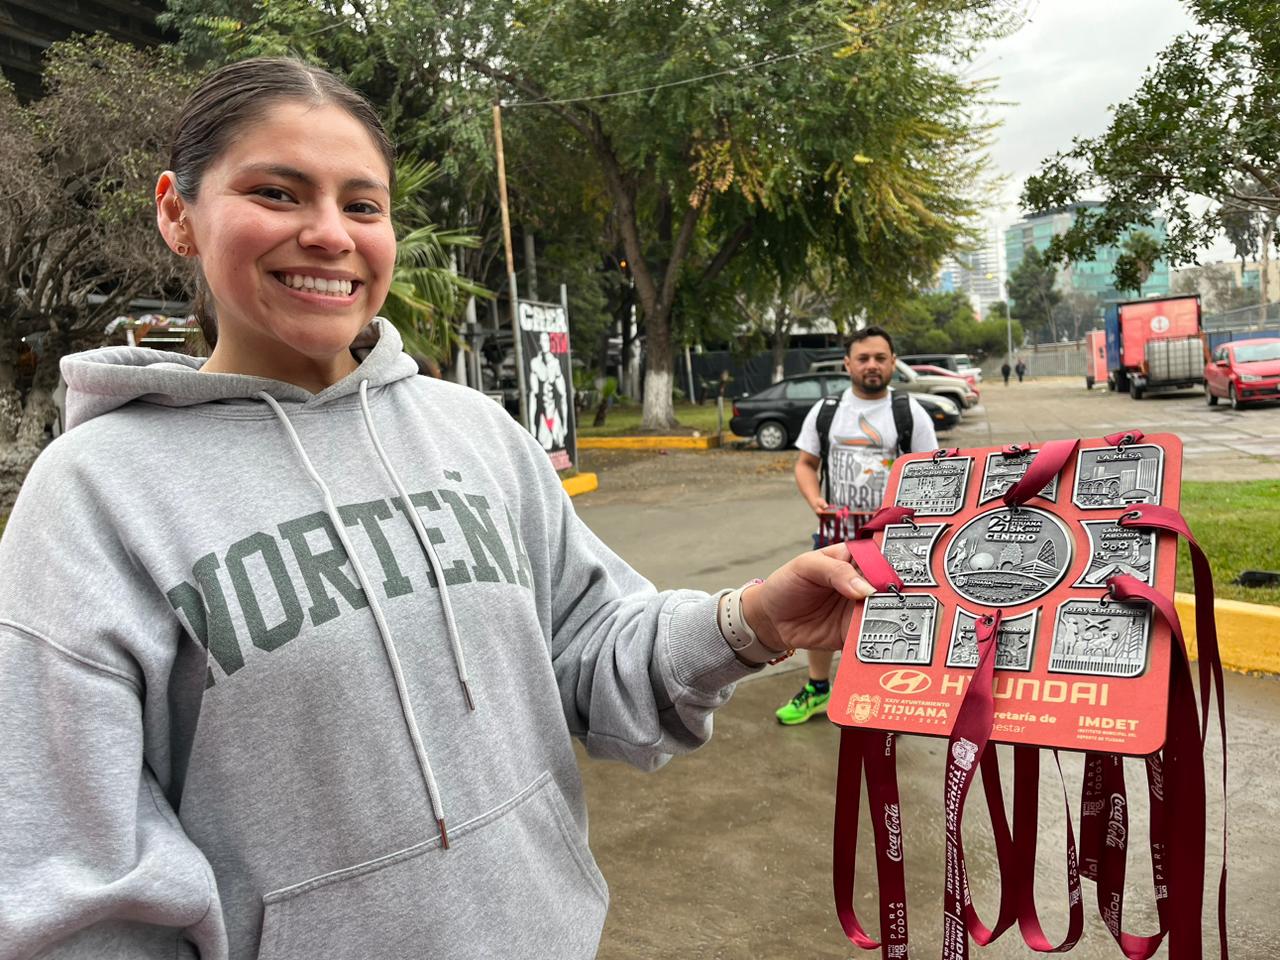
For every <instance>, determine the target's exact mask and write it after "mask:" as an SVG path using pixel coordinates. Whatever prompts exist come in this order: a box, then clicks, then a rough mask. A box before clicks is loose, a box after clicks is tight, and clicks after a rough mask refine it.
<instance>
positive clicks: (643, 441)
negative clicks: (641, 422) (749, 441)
mask: <svg viewBox="0 0 1280 960" xmlns="http://www.w3.org/2000/svg"><path fill="white" fill-rule="evenodd" d="M718 446H720V438H719V437H714V436H711V437H579V438H578V449H579V450H710V449H712V448H713V447H718Z"/></svg>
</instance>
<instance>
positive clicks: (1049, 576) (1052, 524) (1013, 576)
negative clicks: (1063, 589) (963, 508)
mask: <svg viewBox="0 0 1280 960" xmlns="http://www.w3.org/2000/svg"><path fill="white" fill-rule="evenodd" d="M945 563H946V567H945V569H946V576H947V580H948V581H949V582H950V584H951V586H952V587H953V588H954V589H955V591H956V593H958V594H960V596H962V597H964V598H965V599H966V600H972V601H973V602H974V603H980V604H984V605H986V604H995V605H996V606H1003V607H1007V606H1013V605H1015V604H1019V603H1026V602H1027V601H1028V600H1034V599H1035V598H1036V597H1040V596H1044V594H1046V593H1048V592H1049V591H1050V590H1052V589H1053V587H1054V586H1055V585H1057V583H1058V581H1060V580H1061V579H1062V578H1063V576H1064V575H1065V574H1066V572H1067V567H1069V566H1070V565H1071V535H1070V534H1069V533H1068V532H1067V528H1066V526H1065V525H1064V524H1063V522H1062V521H1061V520H1059V519H1058V518H1057V517H1055V516H1053V515H1052V514H1050V513H1046V512H1045V511H1043V510H1036V509H1035V508H1033V507H1020V508H1018V509H1016V510H1009V509H999V510H990V511H988V512H986V513H983V514H979V515H978V516H976V517H974V518H973V519H972V520H970V521H969V522H968V523H966V524H965V525H964V526H963V527H961V528H960V530H959V532H957V533H956V535H955V537H954V538H953V539H952V541H951V544H950V546H948V547H947V555H946V561H945Z"/></svg>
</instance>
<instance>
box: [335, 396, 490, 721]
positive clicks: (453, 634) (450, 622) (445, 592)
mask: <svg viewBox="0 0 1280 960" xmlns="http://www.w3.org/2000/svg"><path fill="white" fill-rule="evenodd" d="M368 388H369V381H368V380H361V381H360V410H361V412H363V413H364V425H365V427H366V428H367V429H368V431H369V439H370V440H372V441H373V448H374V449H375V450H377V451H378V459H379V460H381V461H382V466H383V468H384V469H385V470H386V471H387V476H389V477H390V478H391V482H392V484H394V485H395V488H396V493H398V494H399V495H400V502H401V503H403V504H404V513H405V516H407V517H408V518H409V522H410V523H411V524H412V525H413V532H414V533H415V534H417V535H418V542H419V543H420V544H422V552H423V553H425V554H426V555H427V562H428V563H429V564H431V571H432V572H433V573H434V574H435V576H436V583H437V584H438V585H439V589H440V606H441V607H442V608H443V610H444V627H445V632H446V633H447V634H448V635H449V644H450V645H451V646H452V647H453V665H454V667H455V668H456V669H457V671H458V682H459V683H461V684H462V694H463V696H465V697H466V698H467V706H468V707H470V708H471V709H472V710H474V709H475V708H476V703H475V701H474V700H473V699H472V698H471V684H470V683H469V682H468V680H467V660H466V657H464V656H463V655H462V639H461V638H460V637H459V636H458V624H457V622H456V621H455V620H454V619H453V603H452V602H451V601H450V600H449V587H448V585H447V584H446V583H445V579H444V567H443V565H442V564H441V563H440V558H439V557H438V556H437V555H436V548H435V547H434V546H433V545H432V543H431V538H430V537H428V536H427V530H426V528H425V527H424V526H423V525H422V518H421V517H420V516H418V510H417V508H416V507H414V505H413V504H412V503H411V502H410V500H409V491H408V490H406V489H405V485H404V481H402V480H401V479H400V475H399V474H398V473H396V471H395V468H394V467H393V466H392V465H391V458H390V457H388V456H387V452H386V451H385V450H384V449H382V441H381V440H380V439H378V431H377V430H375V429H374V427H373V414H372V413H370V412H369V389H368Z"/></svg>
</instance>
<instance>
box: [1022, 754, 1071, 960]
mask: <svg viewBox="0 0 1280 960" xmlns="http://www.w3.org/2000/svg"><path fill="white" fill-rule="evenodd" d="M1053 762H1054V764H1055V765H1056V766H1057V768H1058V780H1059V782H1062V762H1061V761H1060V760H1059V759H1058V751H1057V750H1055V751H1053ZM1013 781H1014V785H1015V786H1014V791H1013V836H1014V840H1013V843H1014V848H1015V857H1016V869H1015V872H1014V874H1013V878H1014V884H1015V886H1016V888H1017V891H1018V929H1019V930H1020V931H1021V933H1022V940H1023V942H1024V943H1026V945H1027V946H1028V947H1030V948H1031V949H1032V950H1035V951H1037V952H1038V953H1066V952H1067V951H1068V950H1070V949H1071V948H1072V947H1074V946H1075V945H1076V942H1077V941H1078V940H1079V939H1080V934H1081V933H1082V932H1083V930H1084V901H1083V898H1082V896H1081V891H1080V868H1079V862H1078V860H1077V856H1076V838H1075V830H1074V829H1073V828H1072V826H1071V804H1070V803H1069V802H1068V801H1067V787H1066V783H1065V782H1062V805H1063V807H1064V809H1065V810H1066V821H1067V910H1068V912H1067V935H1066V936H1065V937H1064V938H1063V940H1062V942H1061V943H1059V944H1056V945H1055V944H1053V943H1052V942H1051V941H1050V940H1049V938H1048V937H1047V936H1045V933H1044V928H1043V927H1041V926H1040V917H1039V915H1038V913H1037V912H1036V841H1037V839H1038V831H1039V818H1040V750H1039V748H1038V747H1026V746H1017V747H1014V748H1013Z"/></svg>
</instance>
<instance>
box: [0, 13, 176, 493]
mask: <svg viewBox="0 0 1280 960" xmlns="http://www.w3.org/2000/svg"><path fill="white" fill-rule="evenodd" d="M44 80H45V87H46V91H47V93H46V95H45V96H44V97H43V98H42V99H39V100H37V101H35V102H34V103H32V104H31V105H30V106H26V107H23V106H20V105H19V104H18V102H17V100H16V98H15V97H14V94H13V90H12V88H11V87H10V86H9V84H8V83H7V82H6V81H4V80H2V79H0V177H2V178H3V182H4V184H5V186H4V188H3V189H0V507H3V506H7V504H8V502H10V501H11V499H12V496H13V495H14V494H15V493H16V490H17V486H18V485H20V483H21V479H22V477H23V476H24V475H25V473H26V469H27V467H28V466H29V465H30V463H31V461H32V460H33V459H34V457H35V454H36V453H37V452H38V450H39V448H40V446H41V445H42V444H43V442H44V439H45V436H46V430H47V429H48V427H49V425H50V424H51V423H52V422H53V419H54V417H55V414H56V411H55V408H54V406H53V401H52V393H53V390H54V388H55V387H56V385H57V382H58V361H59V360H60V359H61V357H62V356H63V355H64V354H66V353H69V352H72V351H74V350H79V349H85V348H88V347H93V346H98V345H100V344H101V343H102V342H103V341H104V339H105V334H104V330H105V328H106V326H107V324H108V322H110V321H111V320H112V319H113V318H114V317H115V316H117V315H118V314H121V313H126V312H128V307H129V304H130V303H131V302H132V301H133V300H135V299H137V298H139V297H141V296H144V295H145V296H150V297H158V298H163V297H164V295H165V294H166V293H168V294H175V293H177V294H180V291H181V289H182V281H183V279H184V278H185V277H187V276H188V275H189V274H188V273H187V269H186V265H185V264H184V262H183V261H182V260H180V259H179V258H178V257H176V256H174V255H173V254H172V253H170V251H169V250H168V249H167V248H166V247H165V245H164V243H163V241H162V240H161V239H160V237H159V235H158V233H157V231H156V228H155V222H154V216H155V214H154V210H153V201H152V189H153V188H154V186H155V178H156V176H157V174H158V173H159V171H160V170H162V169H164V163H165V160H166V147H167V144H168V138H169V134H170V131H171V130H172V127H173V122H174V120H175V119H176V116H177V111H178V108H179V107H180V105H181V104H182V102H183V100H184V99H185V95H186V92H187V90H188V88H189V86H190V84H191V79H190V77H189V75H188V74H187V73H186V72H185V71H184V70H183V69H182V67H181V65H180V64H179V63H178V61H177V60H176V58H175V57H173V56H172V55H170V54H169V53H167V52H165V51H164V50H148V51H145V52H143V51H140V50H134V49H133V48H131V47H129V46H127V45H125V44H121V43H117V42H116V41H113V40H110V39H107V38H106V37H102V36H96V37H91V38H87V39H86V38H79V39H74V40H69V41H65V42H61V43H55V44H54V45H53V46H51V47H50V48H49V50H48V52H47V53H46V55H45V74H44ZM23 338H27V342H28V344H30V343H32V342H35V343H38V350H37V351H36V361H35V366H34V371H33V378H32V381H31V386H30V388H29V389H28V390H27V391H26V394H25V397H24V396H22V394H21V393H20V391H19V389H18V380H17V365H18V361H19V355H20V351H21V350H22V343H23Z"/></svg>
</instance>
